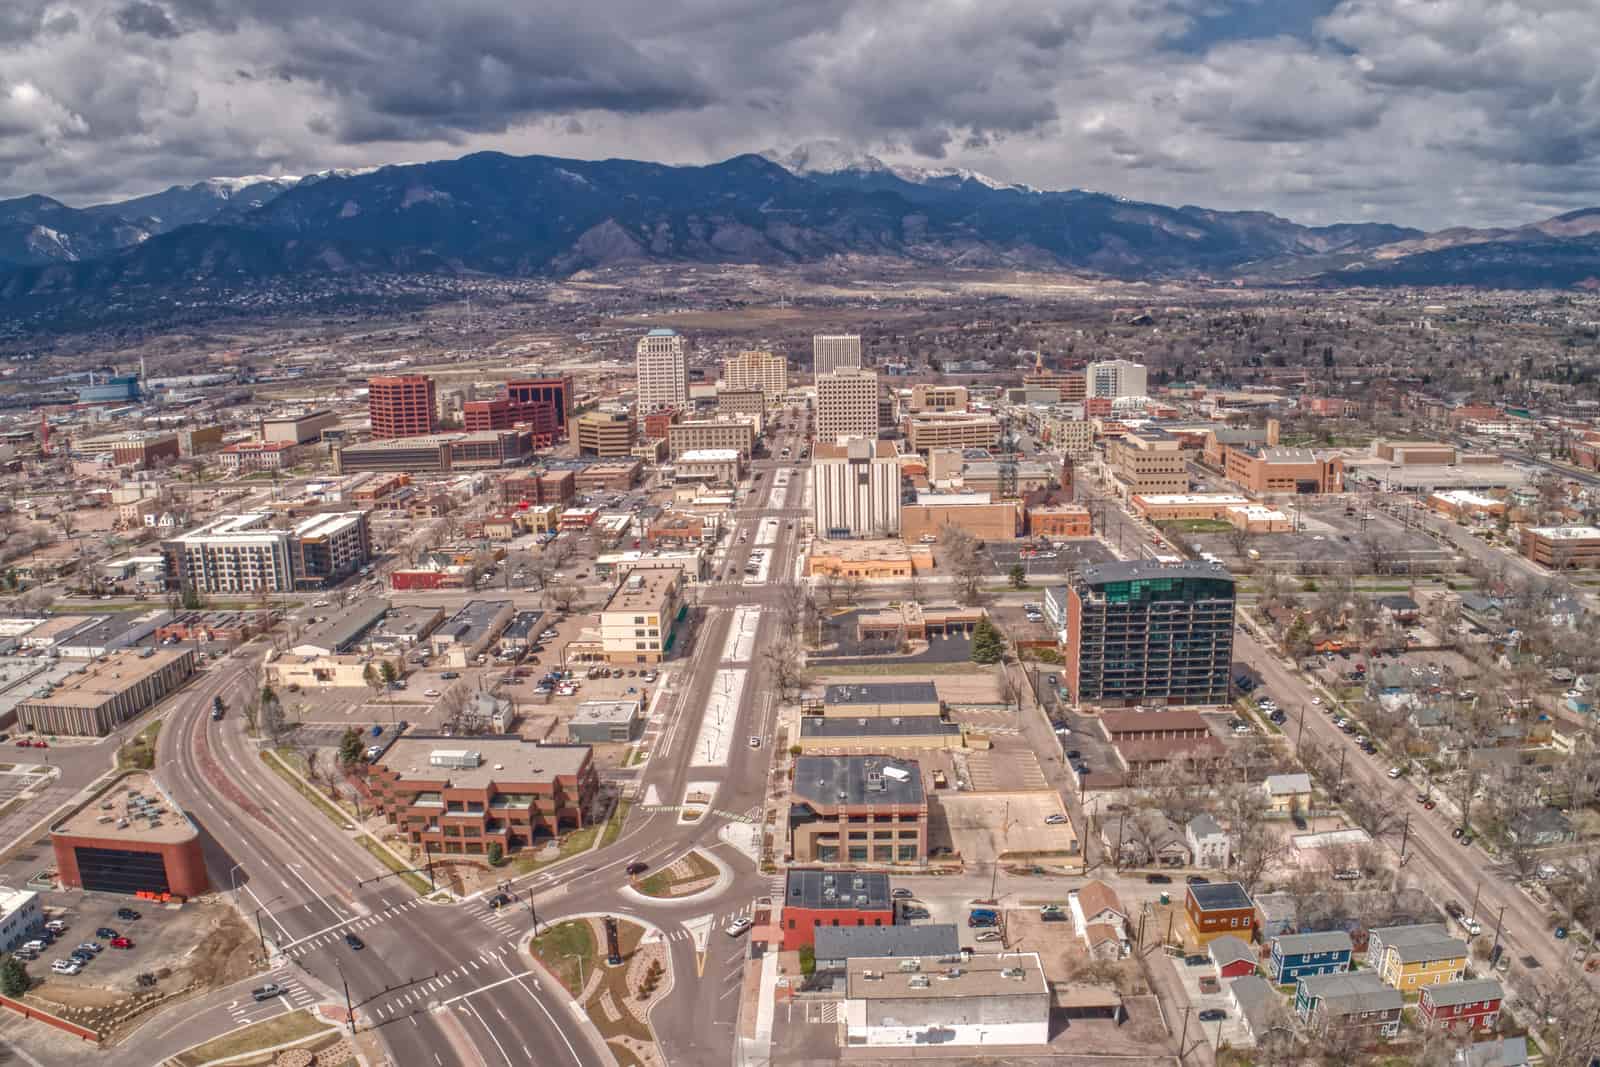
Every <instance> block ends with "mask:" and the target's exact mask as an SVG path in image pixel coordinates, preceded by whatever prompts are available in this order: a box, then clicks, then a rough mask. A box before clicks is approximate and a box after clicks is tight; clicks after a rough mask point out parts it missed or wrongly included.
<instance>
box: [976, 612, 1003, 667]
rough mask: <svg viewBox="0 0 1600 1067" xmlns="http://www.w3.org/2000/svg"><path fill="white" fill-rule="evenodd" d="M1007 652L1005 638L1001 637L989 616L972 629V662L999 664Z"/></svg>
mask: <svg viewBox="0 0 1600 1067" xmlns="http://www.w3.org/2000/svg"><path fill="white" fill-rule="evenodd" d="M1005 651H1006V642H1005V638H1003V637H1001V636H1000V631H999V630H997V629H995V627H994V623H992V622H990V621H989V617H988V616H987V615H985V616H984V617H983V618H981V619H979V620H978V625H977V626H974V627H973V628H972V662H974V663H985V664H989V663H999V662H1000V658H1001V657H1002V656H1004V655H1005Z"/></svg>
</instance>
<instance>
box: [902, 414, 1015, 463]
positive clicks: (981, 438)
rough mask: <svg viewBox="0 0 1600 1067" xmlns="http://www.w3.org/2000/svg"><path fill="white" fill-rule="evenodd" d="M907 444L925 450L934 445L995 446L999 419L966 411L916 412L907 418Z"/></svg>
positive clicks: (918, 450) (998, 433)
mask: <svg viewBox="0 0 1600 1067" xmlns="http://www.w3.org/2000/svg"><path fill="white" fill-rule="evenodd" d="M905 435H906V447H908V448H909V449H911V451H913V452H923V453H926V452H928V451H929V450H930V449H935V448H993V447H994V446H995V445H997V444H999V443H1000V420H998V419H996V418H995V417H994V416H993V415H979V414H971V413H966V412H961V413H954V412H952V413H946V414H927V415H913V416H911V417H910V418H908V419H907V420H906V426H905Z"/></svg>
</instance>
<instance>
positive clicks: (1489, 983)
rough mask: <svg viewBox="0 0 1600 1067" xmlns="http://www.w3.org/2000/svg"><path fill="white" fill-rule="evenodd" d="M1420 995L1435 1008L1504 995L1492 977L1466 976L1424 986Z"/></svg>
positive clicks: (1474, 1002)
mask: <svg viewBox="0 0 1600 1067" xmlns="http://www.w3.org/2000/svg"><path fill="white" fill-rule="evenodd" d="M1422 996H1423V998H1424V999H1426V1000H1428V1001H1431V1002H1432V1003H1433V1006H1434V1007H1436V1008H1450V1007H1455V1006H1456V1005H1458V1004H1476V1003H1478V1002H1479V1001H1481V1000H1500V999H1501V998H1502V997H1504V996H1505V991H1504V990H1503V989H1502V988H1501V986H1500V983H1499V982H1498V981H1497V980H1495V979H1493V978H1467V979H1464V980H1463V981H1460V982H1442V983H1440V984H1439V985H1432V986H1424V987H1423V990H1422Z"/></svg>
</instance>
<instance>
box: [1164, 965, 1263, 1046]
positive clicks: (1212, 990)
mask: <svg viewBox="0 0 1600 1067" xmlns="http://www.w3.org/2000/svg"><path fill="white" fill-rule="evenodd" d="M1197 955H1204V953H1198V954H1197ZM1168 965H1170V966H1171V967H1172V968H1174V969H1175V970H1176V971H1177V972H1178V980H1179V981H1180V982H1182V983H1183V991H1184V993H1186V994H1188V997H1189V1003H1190V1004H1192V1005H1193V1006H1194V1010H1195V1014H1196V1016H1198V1015H1199V1013H1201V1012H1203V1011H1221V1012H1225V1013H1226V1016H1225V1017H1224V1018H1222V1019H1220V1020H1218V1021H1216V1022H1197V1023H1196V1025H1198V1026H1199V1027H1200V1029H1201V1030H1202V1031H1203V1032H1204V1034H1205V1036H1206V1037H1207V1038H1208V1039H1210V1041H1211V1044H1212V1047H1213V1048H1215V1047H1216V1046H1217V1040H1218V1033H1219V1032H1218V1027H1221V1031H1220V1035H1221V1040H1223V1041H1226V1042H1228V1043H1229V1044H1231V1045H1233V1046H1234V1047H1235V1048H1238V1047H1240V1046H1248V1045H1251V1044H1253V1043H1254V1042H1253V1041H1251V1039H1250V1035H1249V1032H1248V1031H1247V1030H1246V1029H1245V1026H1244V1020H1243V1019H1242V1018H1241V1017H1240V1015H1239V1013H1238V1011H1236V1010H1235V1009H1234V1006H1233V1000H1232V998H1230V997H1229V996H1228V986H1227V983H1226V982H1222V981H1219V980H1217V976H1216V975H1217V969H1216V967H1214V966H1212V964H1211V960H1210V958H1209V957H1207V959H1206V961H1205V963H1204V964H1195V965H1192V966H1191V965H1190V964H1188V963H1185V962H1184V960H1183V959H1182V958H1177V957H1169V958H1168V959H1167V960H1166V961H1164V962H1162V963H1156V964H1155V966H1157V967H1161V966H1168ZM1206 979H1210V981H1205V980H1206ZM1202 983H1203V986H1204V987H1203V988H1202Z"/></svg>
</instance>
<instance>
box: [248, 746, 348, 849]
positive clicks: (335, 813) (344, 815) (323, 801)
mask: <svg viewBox="0 0 1600 1067" xmlns="http://www.w3.org/2000/svg"><path fill="white" fill-rule="evenodd" d="M261 759H262V761H263V762H264V763H266V765H267V766H268V767H271V768H272V770H273V772H274V773H276V774H277V775H278V777H279V778H282V779H283V780H284V781H286V782H288V783H289V784H290V785H292V786H294V788H295V791H296V792H297V793H299V794H300V795H301V796H303V797H305V798H306V799H307V800H309V801H311V805H312V807H314V808H316V809H317V810H318V811H320V812H322V814H324V815H326V816H327V817H328V818H329V819H330V820H332V821H333V824H334V825H335V826H337V827H339V828H340V829H341V830H342V829H344V828H345V827H346V825H348V824H349V822H350V820H351V814H350V813H349V812H347V811H345V810H344V809H343V808H342V807H336V806H335V805H334V803H333V801H331V800H329V799H328V798H327V797H325V796H323V795H322V794H321V793H319V792H317V791H316V790H315V789H312V788H311V787H310V786H308V785H306V783H305V782H303V781H301V780H300V779H299V778H298V777H296V775H295V773H294V772H293V771H291V770H290V769H289V764H288V762H287V761H286V760H285V758H284V757H283V756H281V755H279V754H278V753H276V752H272V751H268V750H266V749H263V750H262V752H261Z"/></svg>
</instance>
